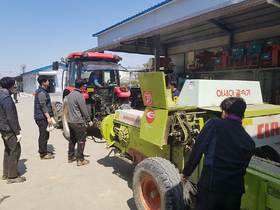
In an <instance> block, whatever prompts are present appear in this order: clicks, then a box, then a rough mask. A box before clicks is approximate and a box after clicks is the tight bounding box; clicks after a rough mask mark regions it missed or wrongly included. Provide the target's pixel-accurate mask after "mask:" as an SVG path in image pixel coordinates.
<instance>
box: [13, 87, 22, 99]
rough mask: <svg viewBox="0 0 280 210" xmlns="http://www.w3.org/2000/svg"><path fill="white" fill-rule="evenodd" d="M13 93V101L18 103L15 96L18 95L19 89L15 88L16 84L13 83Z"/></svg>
mask: <svg viewBox="0 0 280 210" xmlns="http://www.w3.org/2000/svg"><path fill="white" fill-rule="evenodd" d="M12 93H13V95H14V100H15V103H18V99H17V96H20V94H19V89H18V88H17V86H16V85H15V87H14V90H13V92H12Z"/></svg>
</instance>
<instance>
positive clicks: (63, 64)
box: [21, 62, 66, 76]
mask: <svg viewBox="0 0 280 210" xmlns="http://www.w3.org/2000/svg"><path fill="white" fill-rule="evenodd" d="M58 65H61V66H66V64H65V63H60V62H59V63H58ZM52 66H53V65H49V66H45V67H42V68H39V69H35V70H32V71H28V72H25V73H22V74H21V76H22V75H24V74H29V73H32V72H37V71H42V70H45V69H48V68H52Z"/></svg>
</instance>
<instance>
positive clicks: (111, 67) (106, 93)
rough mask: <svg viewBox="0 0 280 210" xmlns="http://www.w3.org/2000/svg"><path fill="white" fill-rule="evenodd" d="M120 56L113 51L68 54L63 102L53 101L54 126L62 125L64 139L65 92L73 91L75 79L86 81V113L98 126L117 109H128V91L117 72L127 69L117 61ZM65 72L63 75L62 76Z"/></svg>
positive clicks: (66, 128)
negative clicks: (94, 74) (95, 77)
mask: <svg viewBox="0 0 280 210" xmlns="http://www.w3.org/2000/svg"><path fill="white" fill-rule="evenodd" d="M121 60H122V58H121V57H119V56H118V55H115V54H106V53H95V52H78V53H71V54H69V55H68V56H67V57H66V59H65V62H66V67H67V69H66V70H64V71H63V74H62V84H64V81H63V79H64V78H66V81H65V88H64V87H63V95H62V99H63V104H62V103H61V102H58V101H54V102H53V111H54V115H55V116H54V124H55V126H56V127H57V128H59V127H62V126H63V132H64V135H65V137H66V138H69V136H70V134H69V128H68V122H67V114H68V109H67V108H68V104H67V97H66V96H67V95H68V94H69V93H70V92H71V91H73V90H74V88H75V80H76V78H82V79H84V80H86V85H85V89H84V90H82V92H83V93H82V94H83V95H84V97H85V99H86V104H87V109H88V113H89V115H90V116H91V119H92V121H93V122H94V125H95V127H97V128H99V127H100V123H101V121H102V120H103V119H104V118H105V117H106V116H107V115H109V114H112V113H114V112H115V110H116V109H130V102H129V100H128V99H129V96H130V90H129V89H128V88H127V87H124V86H121V85H120V74H119V72H120V71H127V70H126V69H125V68H124V67H122V66H121V65H120V64H118V62H119V61H121ZM96 71H98V72H99V73H100V74H99V81H98V83H99V84H100V85H99V86H98V85H96V83H95V82H94V81H93V80H92V76H91V75H92V74H93V72H96ZM65 73H66V75H65Z"/></svg>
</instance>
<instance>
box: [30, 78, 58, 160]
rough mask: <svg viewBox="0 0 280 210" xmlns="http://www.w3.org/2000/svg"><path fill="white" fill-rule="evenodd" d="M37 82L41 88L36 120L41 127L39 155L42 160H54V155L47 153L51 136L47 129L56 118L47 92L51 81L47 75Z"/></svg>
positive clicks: (36, 100)
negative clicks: (53, 118)
mask: <svg viewBox="0 0 280 210" xmlns="http://www.w3.org/2000/svg"><path fill="white" fill-rule="evenodd" d="M37 81H38V83H39V84H40V86H39V88H38V89H37V90H36V92H35V99H34V119H35V122H36V124H37V125H38V127H39V153H40V157H41V159H42V160H46V159H53V158H54V155H53V153H52V152H48V151H47V144H48V140H49V137H50V134H49V132H48V131H46V129H47V127H48V125H52V119H51V117H53V116H54V115H53V111H52V104H51V98H50V95H49V93H48V91H47V88H48V87H49V80H48V77H47V76H46V75H40V76H39V77H38V79H37Z"/></svg>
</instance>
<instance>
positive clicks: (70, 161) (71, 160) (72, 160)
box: [68, 156, 77, 163]
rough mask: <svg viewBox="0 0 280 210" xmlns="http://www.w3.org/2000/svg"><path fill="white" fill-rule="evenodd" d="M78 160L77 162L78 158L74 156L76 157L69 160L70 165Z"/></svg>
mask: <svg viewBox="0 0 280 210" xmlns="http://www.w3.org/2000/svg"><path fill="white" fill-rule="evenodd" d="M76 160H77V157H76V156H74V157H72V158H70V159H68V163H73V162H74V161H76Z"/></svg>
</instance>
